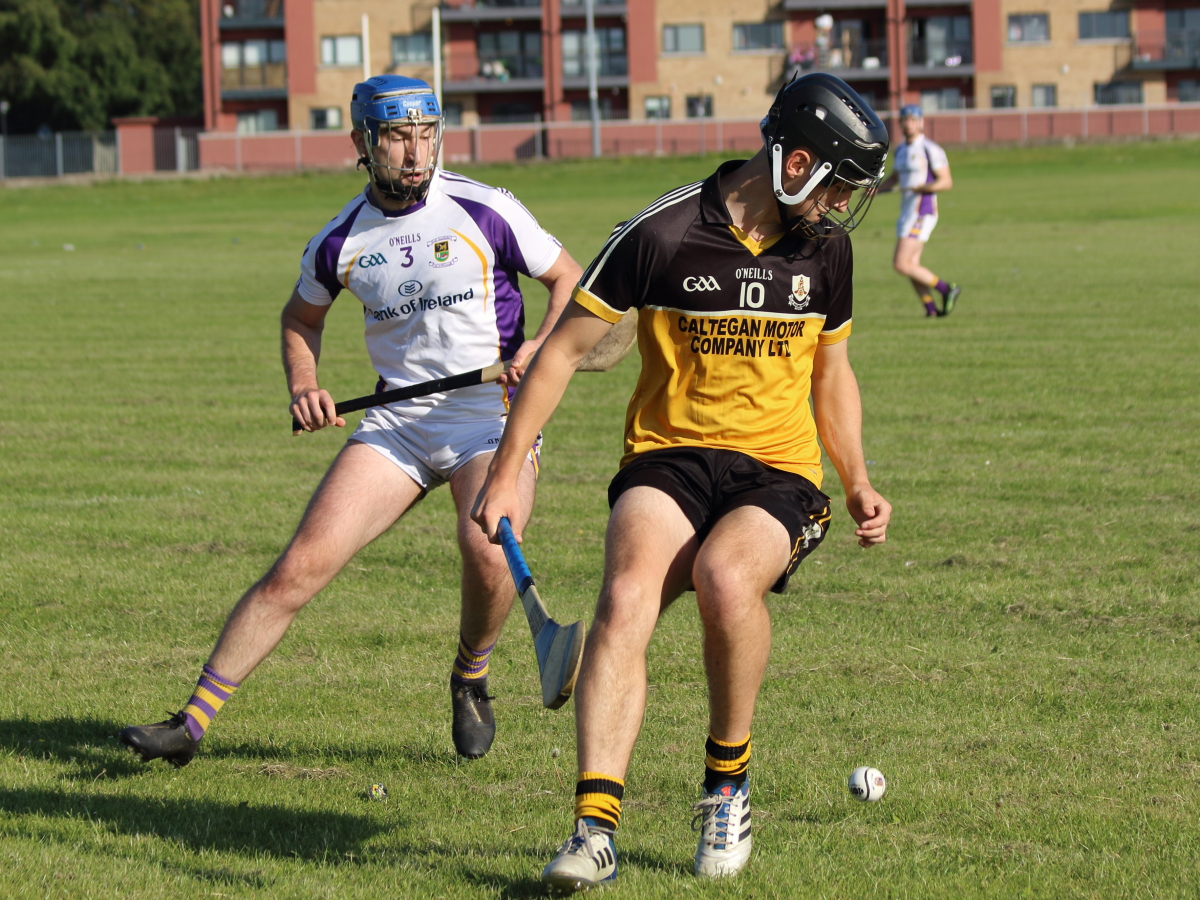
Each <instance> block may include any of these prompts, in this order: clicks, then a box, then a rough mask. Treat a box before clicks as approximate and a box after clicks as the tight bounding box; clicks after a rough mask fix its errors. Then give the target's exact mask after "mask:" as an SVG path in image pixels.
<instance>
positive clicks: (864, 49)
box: [787, 38, 888, 78]
mask: <svg viewBox="0 0 1200 900" xmlns="http://www.w3.org/2000/svg"><path fill="white" fill-rule="evenodd" d="M787 69H788V72H789V73H794V72H799V73H804V72H811V71H813V70H819V71H825V72H836V73H838V74H839V75H846V74H848V71H849V72H852V73H853V74H855V75H858V76H860V77H872V73H874V72H875V71H876V70H879V72H878V77H879V78H887V77H888V54H887V41H886V40H885V39H883V38H869V39H863V38H859V39H856V40H855V39H849V38H847V39H846V40H843V41H841V42H831V43H829V44H827V45H823V44H819V43H818V44H801V45H799V46H797V47H796V48H794V49H793V50H792V52H791V53H790V54H788V59H787Z"/></svg>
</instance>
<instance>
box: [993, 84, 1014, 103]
mask: <svg viewBox="0 0 1200 900" xmlns="http://www.w3.org/2000/svg"><path fill="white" fill-rule="evenodd" d="M1016 105H1017V89H1016V87H1015V86H1014V85H1011V84H994V85H992V109H1012V107H1014V106H1016Z"/></svg>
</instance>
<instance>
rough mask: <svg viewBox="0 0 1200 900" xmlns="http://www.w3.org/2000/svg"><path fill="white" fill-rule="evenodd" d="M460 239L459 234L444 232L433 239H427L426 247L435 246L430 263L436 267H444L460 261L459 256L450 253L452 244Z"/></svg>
mask: <svg viewBox="0 0 1200 900" xmlns="http://www.w3.org/2000/svg"><path fill="white" fill-rule="evenodd" d="M457 241H458V236H457V235H453V234H444V235H442V236H441V237H435V238H434V239H433V240H432V241H426V242H425V246H426V247H432V248H433V259H431V260H430V261H429V264H430V265H431V266H433V267H434V268H435V269H444V268H445V267H446V266H452V265H454V264H455V263H456V262H458V257H457V256H451V255H450V245H451V244H453V243H456V242H457Z"/></svg>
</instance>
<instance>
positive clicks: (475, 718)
mask: <svg viewBox="0 0 1200 900" xmlns="http://www.w3.org/2000/svg"><path fill="white" fill-rule="evenodd" d="M450 708H451V709H452V710H453V712H454V724H453V726H452V727H451V733H452V734H453V736H454V749H455V750H457V751H458V755H459V756H465V757H466V758H467V759H479V757H481V756H483V755H484V754H485V753H487V752H488V750H490V749H491V748H492V741H493V740H494V739H495V737H496V717H495V716H493V715H492V698H491V697H490V696H488V692H487V679H486V678H480V679H479V680H478V681H475V682H472V683H470V684H462V683H461V682H457V681H453V680H451V682H450Z"/></svg>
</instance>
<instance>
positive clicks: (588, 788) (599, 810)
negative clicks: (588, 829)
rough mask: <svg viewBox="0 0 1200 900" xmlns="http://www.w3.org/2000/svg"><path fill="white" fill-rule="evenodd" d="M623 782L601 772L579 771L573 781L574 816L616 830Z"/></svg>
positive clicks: (623, 792)
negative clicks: (577, 777) (576, 778)
mask: <svg viewBox="0 0 1200 900" xmlns="http://www.w3.org/2000/svg"><path fill="white" fill-rule="evenodd" d="M624 796H625V782H624V781H622V780H621V779H620V778H613V777H612V776H611V775H605V774H603V773H601V772H580V773H579V780H578V781H577V782H576V783H575V818H576V819H588V820H589V824H591V825H598V826H599V827H601V828H611V829H612V830H614V831H616V829H617V826H618V825H620V824H621V800H622V798H624Z"/></svg>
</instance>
